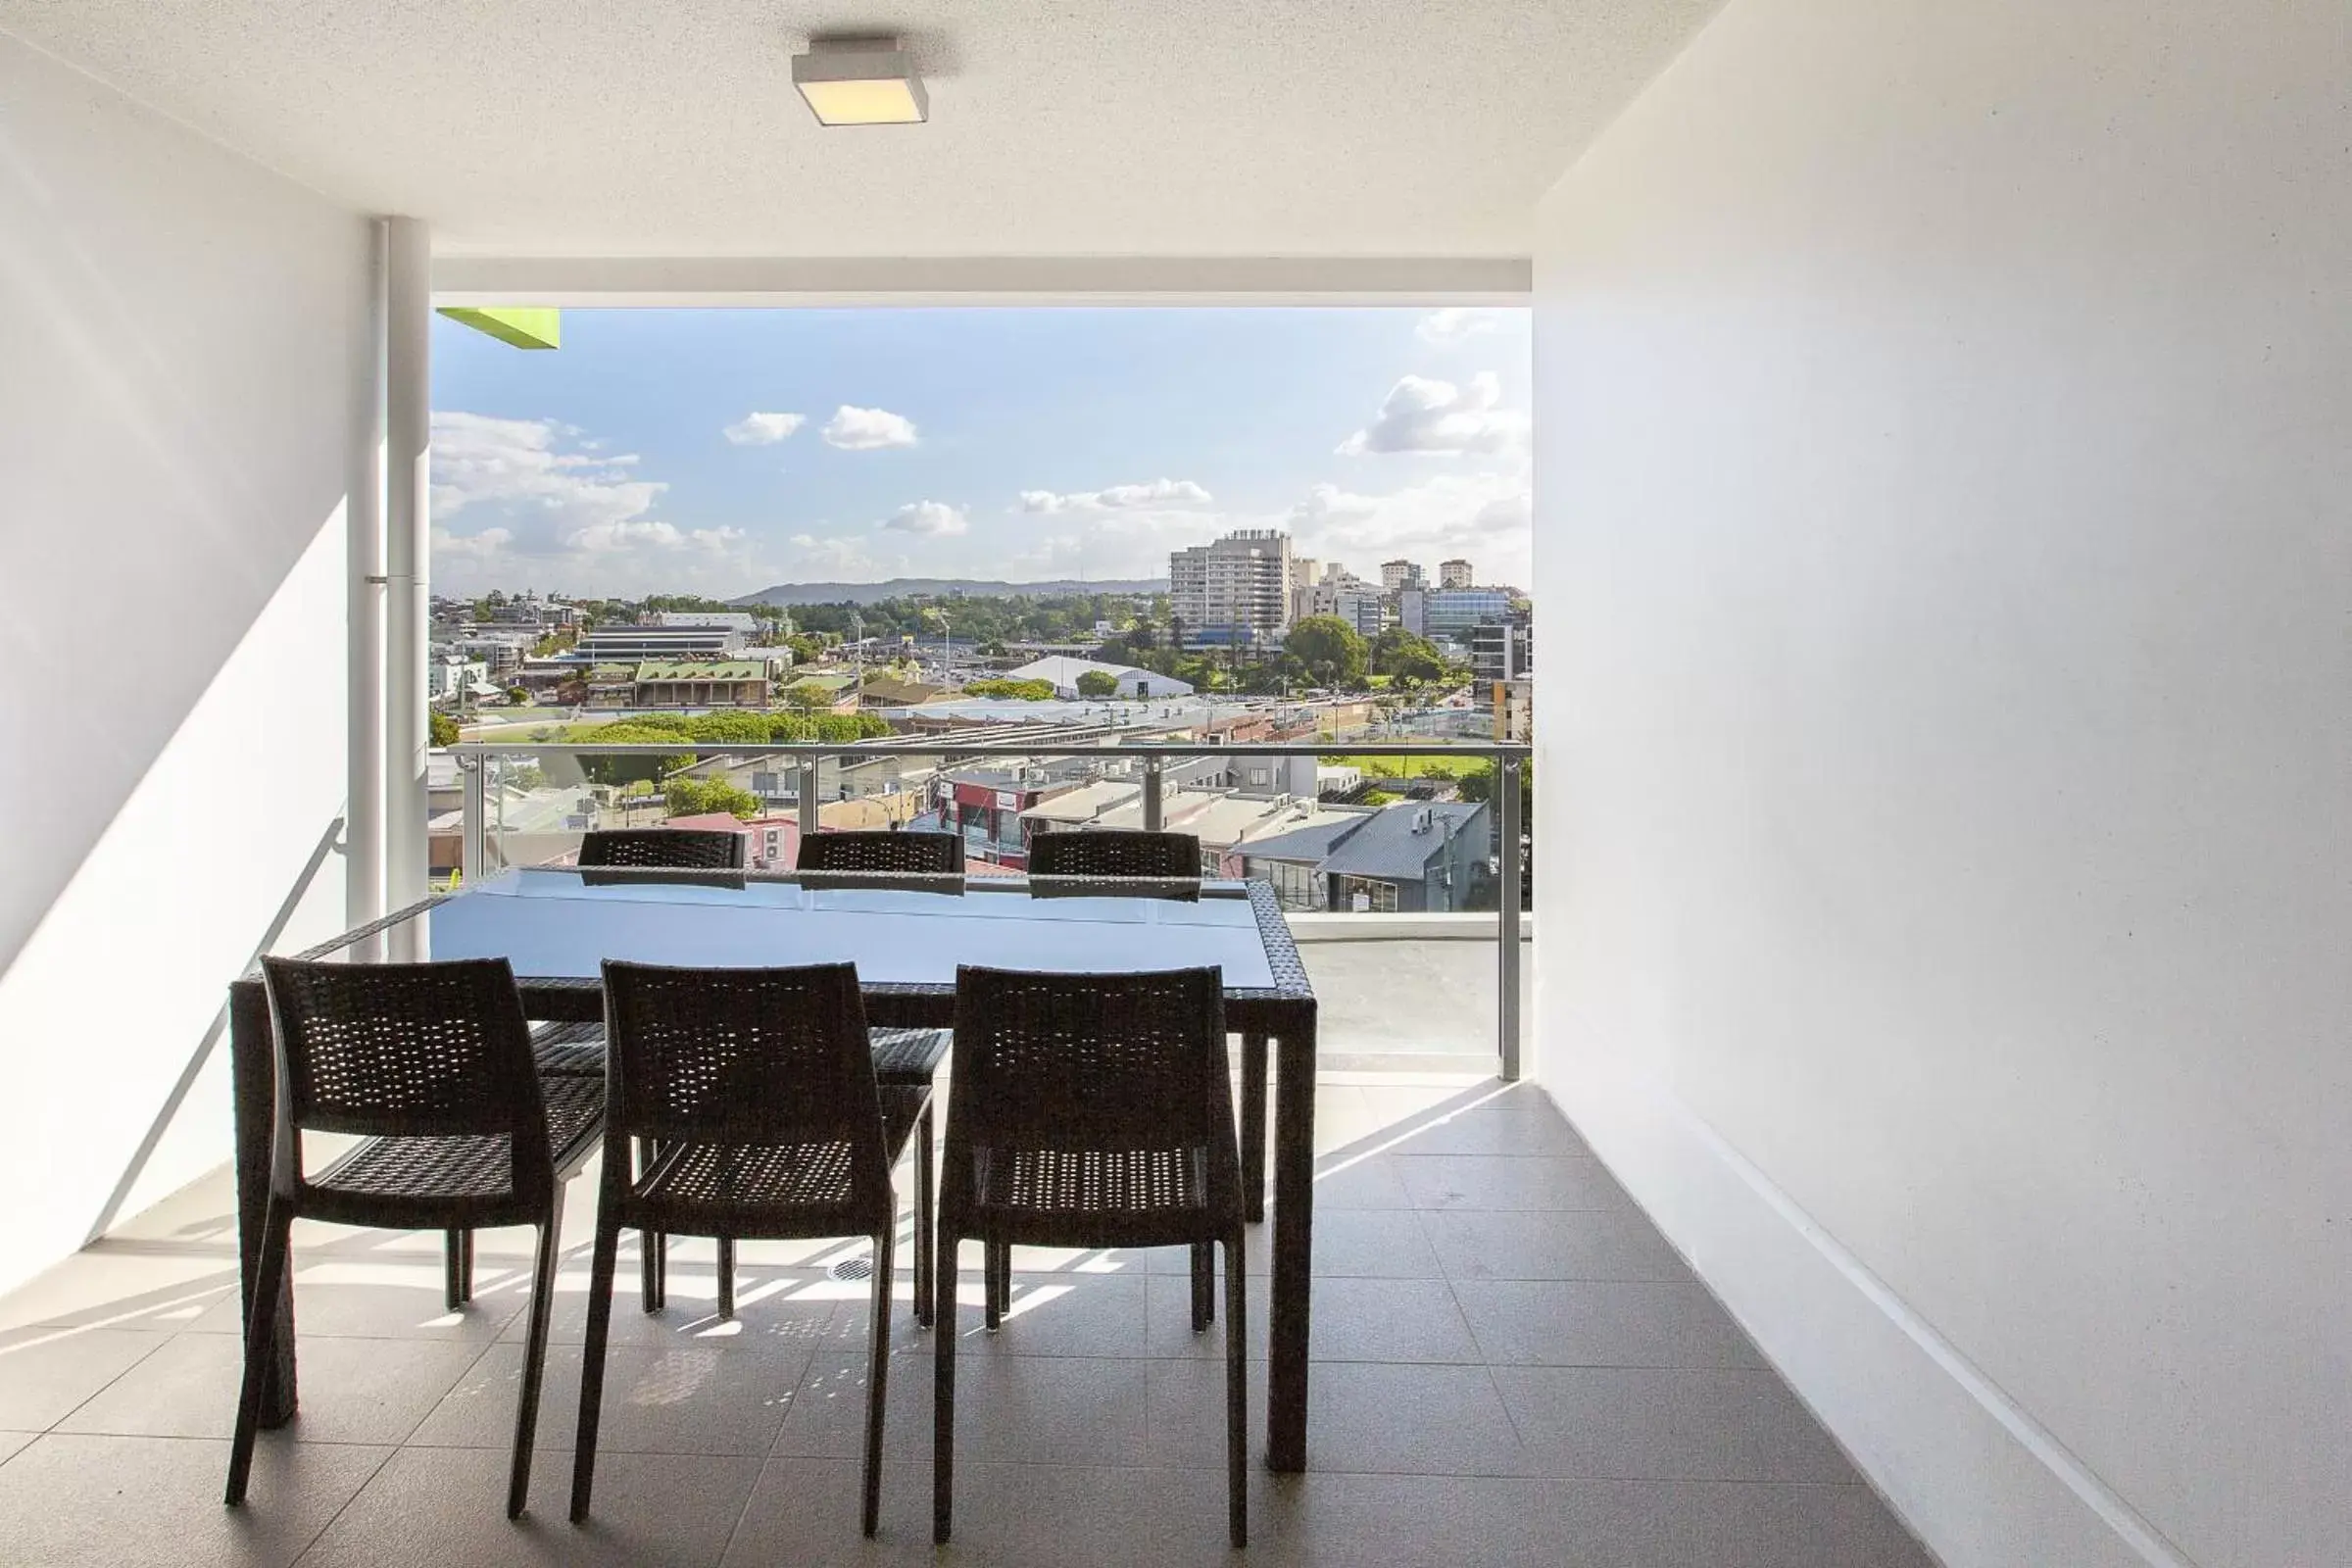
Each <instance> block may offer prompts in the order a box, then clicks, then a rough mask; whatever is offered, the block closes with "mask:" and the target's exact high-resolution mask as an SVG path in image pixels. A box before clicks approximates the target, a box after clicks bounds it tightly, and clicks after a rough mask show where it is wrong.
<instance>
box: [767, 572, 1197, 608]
mask: <svg viewBox="0 0 2352 1568" xmlns="http://www.w3.org/2000/svg"><path fill="white" fill-rule="evenodd" d="M1167 591H1168V579H1167V578H1165V577H1158V578H1151V577H1121V578H1112V579H1110V580H1107V581H1103V582H1078V581H1076V580H1074V579H1072V578H1067V577H1056V578H1054V579H1053V580H1052V581H1050V582H981V581H979V580H977V579H974V578H970V577H893V578H891V579H890V580H889V581H888V582H780V583H777V584H776V585H775V586H774V587H772V588H762V589H760V591H759V592H758V593H756V594H745V595H744V596H743V597H742V598H741V599H732V600H729V601H728V603H729V604H736V605H870V604H872V603H874V602H875V601H876V600H879V599H905V598H907V597H909V596H911V595H914V594H962V595H964V596H965V597H966V598H970V599H1005V598H1009V597H1010V596H1012V595H1014V594H1164V593H1166V592H1167Z"/></svg>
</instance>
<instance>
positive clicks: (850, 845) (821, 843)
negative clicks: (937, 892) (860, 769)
mask: <svg viewBox="0 0 2352 1568" xmlns="http://www.w3.org/2000/svg"><path fill="white" fill-rule="evenodd" d="M798 864H799V868H800V869H801V870H804V871H897V872H922V873H926V874H929V875H933V876H956V875H960V874H961V873H962V871H963V839H962V837H961V836H960V835H958V834H955V833H892V832H866V831H860V832H856V833H812V834H809V836H808V837H806V838H804V839H802V840H801V849H800V855H799V858H798Z"/></svg>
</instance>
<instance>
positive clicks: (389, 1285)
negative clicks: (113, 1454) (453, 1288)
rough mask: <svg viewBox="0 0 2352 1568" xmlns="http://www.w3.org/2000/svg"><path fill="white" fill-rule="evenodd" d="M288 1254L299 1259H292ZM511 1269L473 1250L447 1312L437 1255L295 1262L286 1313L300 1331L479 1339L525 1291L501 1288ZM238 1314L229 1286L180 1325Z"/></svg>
mask: <svg viewBox="0 0 2352 1568" xmlns="http://www.w3.org/2000/svg"><path fill="white" fill-rule="evenodd" d="M296 1261H297V1263H298V1265H299V1263H300V1259H297V1260H296ZM511 1272H512V1271H511V1270H507V1269H503V1268H496V1267H493V1266H490V1263H489V1260H488V1259H487V1258H481V1257H477V1258H476V1261H475V1294H474V1299H472V1300H471V1301H468V1302H466V1304H465V1305H463V1306H461V1307H459V1308H458V1309H457V1310H456V1311H455V1312H452V1311H451V1310H449V1307H448V1304H447V1303H448V1298H447V1297H446V1296H445V1295H444V1294H443V1291H444V1289H445V1287H444V1286H443V1284H442V1270H441V1265H440V1264H438V1263H434V1264H430V1265H425V1264H401V1265H389V1266H384V1265H368V1264H351V1263H343V1262H331V1263H319V1264H315V1265H312V1266H309V1267H301V1266H298V1267H297V1268H296V1269H295V1273H294V1321H295V1323H296V1324H297V1325H298V1326H299V1329H300V1332H302V1333H303V1334H306V1335H320V1334H323V1335H330V1336H337V1337H348V1338H357V1339H368V1340H456V1341H471V1342H473V1343H475V1344H481V1343H484V1342H487V1341H490V1340H494V1339H496V1338H497V1337H498V1334H499V1331H500V1330H501V1329H503V1328H505V1327H506V1326H507V1322H508V1320H509V1319H511V1318H513V1317H514V1316H515V1313H516V1312H517V1311H518V1310H519V1309H520V1308H521V1306H522V1303H523V1301H524V1300H525V1299H526V1293H524V1292H511V1291H509V1290H507V1289H505V1288H504V1286H505V1283H506V1279H507V1276H508V1275H509V1274H510V1273H511ZM243 1318H244V1313H243V1311H242V1309H241V1308H240V1306H239V1303H238V1300H237V1295H236V1293H235V1292H233V1291H231V1292H228V1293H227V1294H225V1295H223V1296H222V1297H221V1299H218V1300H216V1301H215V1302H213V1304H212V1305H211V1306H209V1307H207V1308H205V1310H204V1312H203V1313H202V1314H201V1315H200V1316H198V1317H197V1318H195V1319H194V1320H193V1321H191V1322H190V1323H189V1324H188V1325H187V1328H188V1331H189V1332H191V1333H196V1334H242V1333H243V1332H244V1323H243Z"/></svg>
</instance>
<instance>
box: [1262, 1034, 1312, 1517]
mask: <svg viewBox="0 0 2352 1568" xmlns="http://www.w3.org/2000/svg"><path fill="white" fill-rule="evenodd" d="M1274 1049H1275V1053H1276V1054H1275V1095H1274V1280H1273V1289H1272V1291H1270V1292H1269V1293H1268V1295H1269V1296H1270V1298H1271V1299H1270V1301H1269V1303H1268V1306H1267V1316H1268V1322H1269V1326H1270V1328H1271V1338H1272V1344H1271V1346H1270V1348H1269V1350H1268V1354H1267V1360H1266V1466H1267V1468H1268V1469H1272V1470H1304V1469H1305V1468H1306V1346H1307V1323H1308V1317H1307V1286H1308V1279H1309V1275H1310V1274H1311V1272H1312V1269H1311V1264H1312V1261H1313V1257H1314V1222H1315V1024H1314V1013H1313V1012H1312V1011H1311V1010H1309V1011H1308V1012H1307V1013H1306V1015H1305V1018H1304V1019H1303V1020H1302V1021H1301V1022H1300V1023H1299V1024H1296V1025H1294V1026H1292V1027H1291V1028H1289V1029H1286V1030H1284V1031H1283V1033H1282V1034H1281V1035H1280V1036H1279V1037H1277V1039H1276V1041H1275V1048H1274Z"/></svg>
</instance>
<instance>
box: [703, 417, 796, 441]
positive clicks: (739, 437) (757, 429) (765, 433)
mask: <svg viewBox="0 0 2352 1568" xmlns="http://www.w3.org/2000/svg"><path fill="white" fill-rule="evenodd" d="M808 422H809V421H808V419H807V418H805V417H803V416H801V415H798V414H760V413H752V414H747V415H745V416H744V417H742V418H740V419H737V420H736V421H735V422H734V423H733V424H730V425H728V426H727V427H726V429H725V430H724V431H723V432H721V433H722V434H724V435H725V436H726V438H727V439H728V440H729V441H732V442H734V443H735V444H736V445H737V446H739V447H766V446H773V445H775V444H776V443H777V442H778V441H781V440H784V439H785V438H786V437H788V436H790V435H791V434H792V432H793V431H795V430H798V429H799V428H800V427H801V426H802V425H804V424H806V423H808Z"/></svg>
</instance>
